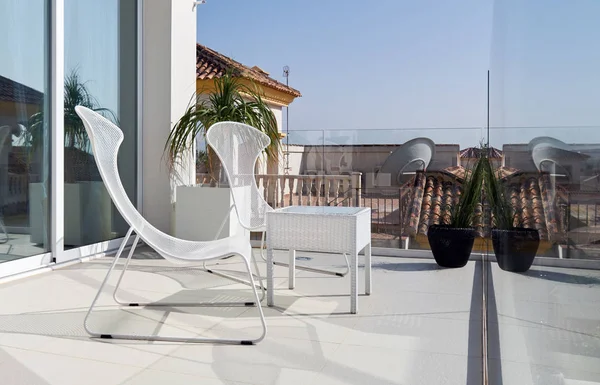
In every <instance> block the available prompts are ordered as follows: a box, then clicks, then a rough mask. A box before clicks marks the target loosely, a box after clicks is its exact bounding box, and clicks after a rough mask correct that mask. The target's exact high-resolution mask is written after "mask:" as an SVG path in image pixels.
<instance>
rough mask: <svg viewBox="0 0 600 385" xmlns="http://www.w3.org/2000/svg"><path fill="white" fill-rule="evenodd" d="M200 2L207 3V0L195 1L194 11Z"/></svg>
mask: <svg viewBox="0 0 600 385" xmlns="http://www.w3.org/2000/svg"><path fill="white" fill-rule="evenodd" d="M200 4H206V0H200V1H194V5H192V11H193V10H194V9H196V7H197V6H198V5H200Z"/></svg>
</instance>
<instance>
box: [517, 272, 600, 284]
mask: <svg viewBox="0 0 600 385" xmlns="http://www.w3.org/2000/svg"><path fill="white" fill-rule="evenodd" d="M521 275H524V276H527V277H532V278H538V279H545V280H547V281H553V282H560V283H568V284H574V285H600V277H590V276H585V275H579V274H570V273H561V272H557V271H545V270H539V269H529V270H528V271H527V272H525V273H521Z"/></svg>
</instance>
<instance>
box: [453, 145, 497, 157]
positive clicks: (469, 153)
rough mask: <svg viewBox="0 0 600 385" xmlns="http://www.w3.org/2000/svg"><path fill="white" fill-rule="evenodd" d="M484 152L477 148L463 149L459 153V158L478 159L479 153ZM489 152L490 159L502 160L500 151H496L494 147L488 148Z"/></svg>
mask: <svg viewBox="0 0 600 385" xmlns="http://www.w3.org/2000/svg"><path fill="white" fill-rule="evenodd" d="M482 151H484V150H483V149H481V148H478V147H469V148H465V149H464V150H461V151H460V157H461V158H463V159H464V158H479V155H480V154H481V152H482ZM489 152H490V154H489V155H490V158H502V151H500V150H498V149H497V148H494V147H490V148H489Z"/></svg>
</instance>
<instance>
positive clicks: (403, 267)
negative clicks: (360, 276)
mask: <svg viewBox="0 0 600 385" xmlns="http://www.w3.org/2000/svg"><path fill="white" fill-rule="evenodd" d="M372 268H373V269H380V270H389V271H435V270H442V268H441V267H439V266H438V265H437V263H435V262H411V263H381V264H379V263H376V264H373V265H372Z"/></svg>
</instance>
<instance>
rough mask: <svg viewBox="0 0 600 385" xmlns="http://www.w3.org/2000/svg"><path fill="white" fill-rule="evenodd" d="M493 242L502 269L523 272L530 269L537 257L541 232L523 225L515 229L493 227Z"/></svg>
mask: <svg viewBox="0 0 600 385" xmlns="http://www.w3.org/2000/svg"><path fill="white" fill-rule="evenodd" d="M492 244H493V245H494V253H495V254H496V260H497V261H498V266H500V268H501V269H502V270H506V271H512V272H515V273H522V272H525V271H527V270H529V268H530V267H531V264H532V263H533V260H534V259H535V255H536V253H537V249H538V246H539V245H540V234H539V233H538V231H537V230H536V229H525V228H522V227H519V228H515V229H513V230H497V229H493V230H492Z"/></svg>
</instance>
